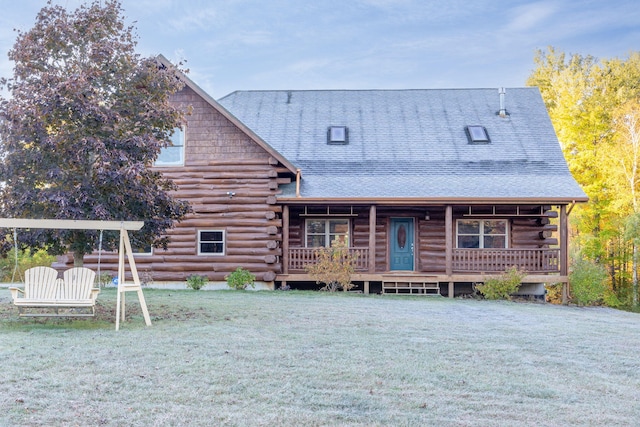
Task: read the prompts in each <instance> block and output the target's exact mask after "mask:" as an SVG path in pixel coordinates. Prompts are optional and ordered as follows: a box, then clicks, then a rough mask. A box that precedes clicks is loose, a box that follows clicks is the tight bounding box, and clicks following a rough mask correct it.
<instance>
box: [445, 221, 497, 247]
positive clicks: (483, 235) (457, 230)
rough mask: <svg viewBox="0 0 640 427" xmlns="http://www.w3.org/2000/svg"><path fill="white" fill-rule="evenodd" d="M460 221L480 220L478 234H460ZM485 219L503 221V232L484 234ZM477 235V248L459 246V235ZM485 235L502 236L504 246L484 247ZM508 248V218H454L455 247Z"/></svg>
mask: <svg viewBox="0 0 640 427" xmlns="http://www.w3.org/2000/svg"><path fill="white" fill-rule="evenodd" d="M462 221H480V230H479V233H478V234H460V223H461V222H462ZM485 221H501V222H503V223H504V234H485V233H484V222H485ZM461 235H462V236H478V238H479V242H478V247H477V248H461V247H460V245H459V237H460V236H461ZM485 236H504V247H499V248H485V247H484V237H485ZM508 248H509V220H508V219H505V218H473V219H471V218H460V219H456V249H508Z"/></svg>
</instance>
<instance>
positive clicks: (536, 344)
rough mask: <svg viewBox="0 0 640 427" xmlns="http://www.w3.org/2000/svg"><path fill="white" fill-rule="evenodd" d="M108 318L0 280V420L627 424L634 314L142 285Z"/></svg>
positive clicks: (638, 376) (639, 392) (636, 366)
mask: <svg viewBox="0 0 640 427" xmlns="http://www.w3.org/2000/svg"><path fill="white" fill-rule="evenodd" d="M145 297H146V300H147V303H148V306H149V311H150V313H151V320H152V322H153V325H152V326H151V327H146V326H145V325H144V321H143V319H142V316H141V313H140V310H139V307H138V304H137V298H136V297H135V293H131V294H128V295H127V304H128V306H127V314H128V315H129V316H130V317H129V318H128V319H127V321H126V322H125V323H123V324H121V329H120V331H118V332H116V331H115V330H114V315H115V292H114V290H113V289H106V290H104V291H103V292H102V293H101V294H100V296H99V297H98V301H99V304H100V305H99V307H98V314H97V316H96V318H95V319H91V320H56V319H25V318H18V316H17V309H15V308H14V307H13V306H12V305H11V304H10V299H9V293H8V291H7V290H6V289H0V358H1V359H2V361H3V364H2V368H1V369H0V380H1V381H0V425H11V426H24V425H28V426H40V425H82V426H85V425H87V426H88V425H91V426H98V425H106V426H120V425H130V426H154V425H155V426H160V425H161V426H172V425H173V426H182V425H228V426H247V425H251V426H274V425H306V426H332V425H341V426H342V425H353V426H391V425H392V426H417V425H438V426H504V425H519V426H558V425H563V426H572V425H574V426H589V425H592V426H601V425H607V426H616V425H618V426H627V425H633V424H636V423H637V422H638V419H640V359H639V356H638V355H639V354H640V316H638V315H637V314H633V313H628V312H622V311H615V310H612V309H608V308H576V307H561V306H553V305H545V304H532V303H512V302H490V301H475V300H460V299H456V300H450V299H446V298H431V297H427V298H425V297H411V296H407V297H393V296H385V297H382V296H374V295H371V296H365V295H357V294H343V293H339V294H325V293H317V292H298V291H291V292H241V291H199V292H195V291H189V290H177V291H176V290H172V291H168V290H154V289H145Z"/></svg>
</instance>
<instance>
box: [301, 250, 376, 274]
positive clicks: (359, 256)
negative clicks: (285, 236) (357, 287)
mask: <svg viewBox="0 0 640 427" xmlns="http://www.w3.org/2000/svg"><path fill="white" fill-rule="evenodd" d="M316 254H317V248H289V270H304V267H305V266H306V265H308V264H315V262H316V258H317V255H316ZM349 254H356V258H355V266H354V267H355V270H356V271H367V269H368V268H369V248H349Z"/></svg>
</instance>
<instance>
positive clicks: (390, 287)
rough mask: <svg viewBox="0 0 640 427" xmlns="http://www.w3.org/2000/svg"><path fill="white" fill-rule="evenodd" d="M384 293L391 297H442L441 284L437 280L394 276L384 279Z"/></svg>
mask: <svg viewBox="0 0 640 427" xmlns="http://www.w3.org/2000/svg"><path fill="white" fill-rule="evenodd" d="M382 293H383V294H385V295H386V294H390V295H436V296H440V284H439V283H438V281H437V280H435V278H428V277H412V276H393V277H383V279H382Z"/></svg>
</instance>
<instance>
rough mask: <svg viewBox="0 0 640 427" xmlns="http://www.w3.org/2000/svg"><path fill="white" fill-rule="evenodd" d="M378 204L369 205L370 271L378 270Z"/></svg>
mask: <svg viewBox="0 0 640 427" xmlns="http://www.w3.org/2000/svg"><path fill="white" fill-rule="evenodd" d="M376 222H377V218H376V205H371V206H370V207H369V273H372V274H373V273H375V272H376Z"/></svg>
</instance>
